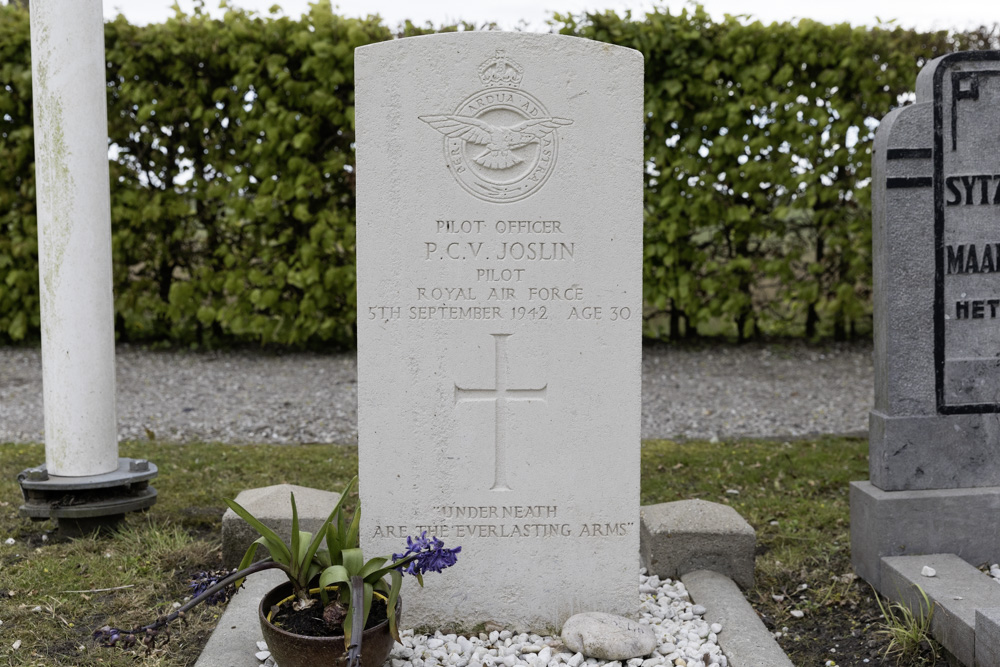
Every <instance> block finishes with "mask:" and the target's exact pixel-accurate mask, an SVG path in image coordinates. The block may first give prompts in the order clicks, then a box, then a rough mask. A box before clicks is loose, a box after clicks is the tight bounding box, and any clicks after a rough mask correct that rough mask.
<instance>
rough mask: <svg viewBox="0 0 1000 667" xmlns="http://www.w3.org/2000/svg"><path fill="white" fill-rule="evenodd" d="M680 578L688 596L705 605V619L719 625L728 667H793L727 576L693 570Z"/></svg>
mask: <svg viewBox="0 0 1000 667" xmlns="http://www.w3.org/2000/svg"><path fill="white" fill-rule="evenodd" d="M681 581H682V582H684V585H685V586H686V587H687V590H688V593H689V594H690V595H691V599H692V600H695V601H697V602H698V604H701V605H703V606H704V607H705V620H706V621H707V622H708V623H718V624H719V625H721V626H722V628H723V632H722V633H720V634H719V637H718V642H719V647H720V648H721V649H722V652H723V653H724V654H725V655H726V657H727V658H729V665H730V667H794V666H793V665H792V661H791V660H789V659H788V656H787V655H785V652H784V651H782V650H781V647H780V646H778V642H776V641H775V640H774V637H772V636H771V633H770V631H769V630H768V629H767V627H766V626H765V625H764V622H763V621H761V620H760V616H758V615H757V612H756V611H754V609H753V607H751V606H750V603H749V602H747V599H746V598H745V597H744V596H743V593H741V592H740V589H739V587H737V585H736V584H735V583H734V582H733V581H732V580H731V579H730V578H729V577H727V576H725V575H723V574H719V573H718V572H711V571H709V570H696V571H694V572H689V573H687V574H685V575H684V576H682V577H681Z"/></svg>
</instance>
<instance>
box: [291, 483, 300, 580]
mask: <svg viewBox="0 0 1000 667" xmlns="http://www.w3.org/2000/svg"><path fill="white" fill-rule="evenodd" d="M291 551H292V559H291V561H292V562H291V563H289V564H288V565H289V567H291V568H292V576H294V577H296V578H298V574H299V570H300V569H301V568H302V565H303V563H302V562H301V561H300V560H299V510H298V508H297V507H296V506H295V494H294V493H293V494H292V549H291Z"/></svg>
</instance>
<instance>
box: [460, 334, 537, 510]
mask: <svg viewBox="0 0 1000 667" xmlns="http://www.w3.org/2000/svg"><path fill="white" fill-rule="evenodd" d="M491 335H492V336H493V341H494V345H495V348H496V362H495V363H496V370H495V371H494V372H495V377H496V379H495V381H494V383H493V387H492V388H489V389H465V388H463V387H459V386H458V383H457V382H456V383H455V405H456V406H457V405H458V404H459V403H461V402H463V401H493V404H494V406H495V410H496V417H495V423H496V434H495V436H494V452H495V453H494V464H493V486H492V487H490V490H491V491H509V490H510V486H508V484H507V402H508V401H543V402H544V401H545V390H546V387H548V383H546V384H544V385H542V387H541V388H539V389H513V388H511V387H508V386H507V338H509V337H510V336H511V335H512V334H491Z"/></svg>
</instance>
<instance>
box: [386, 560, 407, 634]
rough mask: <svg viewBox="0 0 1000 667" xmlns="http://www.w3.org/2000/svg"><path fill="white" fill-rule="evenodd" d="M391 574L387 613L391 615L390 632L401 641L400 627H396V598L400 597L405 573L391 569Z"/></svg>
mask: <svg viewBox="0 0 1000 667" xmlns="http://www.w3.org/2000/svg"><path fill="white" fill-rule="evenodd" d="M389 576H390V577H392V585H391V587H390V589H389V601H388V602H387V603H386V607H387V609H386V614H387V615H388V616H389V634H391V635H392V638H393V639H395V640H396V641H397V642H399V641H400V639H399V628H397V627H396V599H397V598H399V590H400V589H401V588H402V586H403V575H402V574H401V573H400V572H399V571H398V570H391V571H390V572H389ZM400 643H402V642H400Z"/></svg>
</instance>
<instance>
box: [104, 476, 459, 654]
mask: <svg viewBox="0 0 1000 667" xmlns="http://www.w3.org/2000/svg"><path fill="white" fill-rule="evenodd" d="M356 482H357V477H355V478H354V479H352V480H351V481H350V482H349V483H348V485H347V487H346V488H345V489H344V492H343V493H342V494H341V496H340V501H339V502H338V503H337V505H336V506H335V507H334V508H333V511H332V512H331V513H330V515H329V516H328V517H327V519H326V521H324V522H323V524H322V525H321V527H320V529H319V530H318V531H317V532H316V534H315V535H314V534H312V533H309V532H307V531H301V530H299V519H298V510H297V509H296V507H295V496H294V494H293V495H292V498H291V503H292V534H291V540H290V543H288V544H286V543H285V541H284V540H282V539H281V538H280V537H279V536H278V535H277V534H276V533H275V532H274V531H273V530H271V529H270V528H268V527H267V526H265V525H264V524H263V523H261V522H260V521H258V520H257V519H256V518H255V517H254V516H253V515H251V514H250V513H249V512H248V511H247V510H246V509H244V508H243V507H241V506H240V505H239V504H238V503H236V502H235V501H233V500H229V499H226V501H225V502H226V504H227V505H229V507H230V508H232V510H233V511H234V512H236V514H237V515H239V516H240V517H241V518H243V519H244V520H245V521H246V522H247V523H248V524H249V525H250V526H251V527H253V528H254V529H255V530H256V531H257V532H258V533H260V537H259V538H257V539H256V540H255V541H254V542H253V543H252V544H251V545H250V548H249V549H247V552H246V554H245V555H244V557H243V560H242V562H241V563H240V565H239V568H238V569H237V571H235V572H233V573H231V574H227V575H226V576H223V577H216V576H212V575H205V576H202V577H201V578H200V579H199V580H198V581H197V582H196V583H195V584H193V586H194V587H195V593H196V594H195V596H194V597H193V598H192V599H191V600H189V601H188V602H187V603H186V604H184V605H183V606H181V607H180V608H179V609H178V610H177V611H175V612H173V613H171V614H169V615H165V616H161V617H160V618H158V619H157V620H156V621H154V622H153V623H150V624H149V625H145V626H141V627H138V628H134V629H132V630H129V631H123V630H120V629H117V628H112V627H109V626H105V627H103V628H101V629H100V630H98V631H96V632H95V633H94V636H95V638H96V639H98V640H100V641H101V642H102V643H103V644H104V645H105V646H115V645H122V646H125V647H131V646H134V645H135V644H136V643H137V642H140V641H141V642H142V643H143V644H144V645H145V646H146V650H147V653H148V652H150V651H152V649H153V647H154V646H155V645H156V642H157V640H158V639H160V638H161V637H162V638H163V639H165V640H169V636H170V633H169V628H168V624H169V623H170V622H171V621H173V620H175V619H177V618H183V617H184V614H185V613H186V612H187V611H189V610H190V609H191V608H193V607H195V606H196V605H198V604H200V603H202V602H207V603H209V604H213V603H215V602H218V601H220V600H224V599H228V591H229V590H232V588H235V589H239V587H240V586H241V585H242V583H243V580H244V579H245V578H246V577H247V576H249V575H251V574H254V573H256V572H261V571H263V570H267V569H279V570H281V571H282V572H284V573H285V575H286V576H287V577H288V581H287V582H285V583H283V584H281V585H279V586H277V587H276V588H274V589H272V590H271V591H270V592H269V593H267V594H266V595H265V596H264V597H263V598H262V599H261V603H260V605H259V607H258V615H259V617H260V623H261V630H262V632H263V634H264V640H265V641H266V642H267V645H268V648H269V649H270V651H271V653H272V655H273V656H274V658H275V660H276V661H277V662H278V664H279V665H281V667H296V666H297V665H317V664H330V665H335V664H338V665H344V664H347V665H358V664H363V665H364V666H365V667H367V666H368V665H371V666H373V667H377V666H378V665H381V664H382V663H383V662H385V659H386V658H387V657H388V655H389V653H390V651H391V650H392V646H393V641H394V640H395V641H399V630H398V627H397V625H398V619H399V614H400V607H401V601H400V597H399V590H400V588H401V586H402V578H403V573H404V572H405V573H408V574H411V575H414V576H415V577H416V578H417V581H418V582H419V583H420V585H421V586H423V574H424V573H425V572H440V571H441V570H443V569H444V568H446V567H450V566H452V565H454V564H455V561H456V557H457V554H458V552H459V551H461V549H462V548H461V547H456V548H455V549H446V548H444V543H443V542H441V541H440V540H438V539H437V538H431V539H428V538H427V535H426V533H424V534H422V535H421V536H420V537H419V538H417V539H414V538H412V537H408V538H407V545H406V546H407V548H406V550H405V551H404V552H403V553H402V554H393V555H392V559H391V560H390V559H389V558H387V557H376V558H371V559H369V560H367V561H366V560H365V559H364V556H363V555H362V552H361V549H360V547H359V546H358V529H359V522H360V516H361V508H360V506H359V507H358V508H357V509H356V510H355V513H354V517H353V519H352V520H351V521H350V523H348V522H347V521H346V519H345V517H344V514H343V511H342V506H343V502H344V499H345V498H346V497H347V494H348V492H349V491H350V490H351V488H352V487H353V486H354V484H355V483H356ZM259 546H264V547H265V548H266V549H267V550H268V553H269V556H268V557H267V558H265V559H264V560H261V561H259V562H256V563H254V562H253V561H254V558H255V557H256V552H257V548H258V547H259ZM386 577H388V578H389V579H388V581H387V580H386ZM373 609H374V610H375V614H374V615H373V613H372V610H373ZM362 646H366V647H367V648H366V650H365V651H364V652H362V650H361V649H362ZM362 656H364V657H363V658H362ZM362 661H363V662H362Z"/></svg>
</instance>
